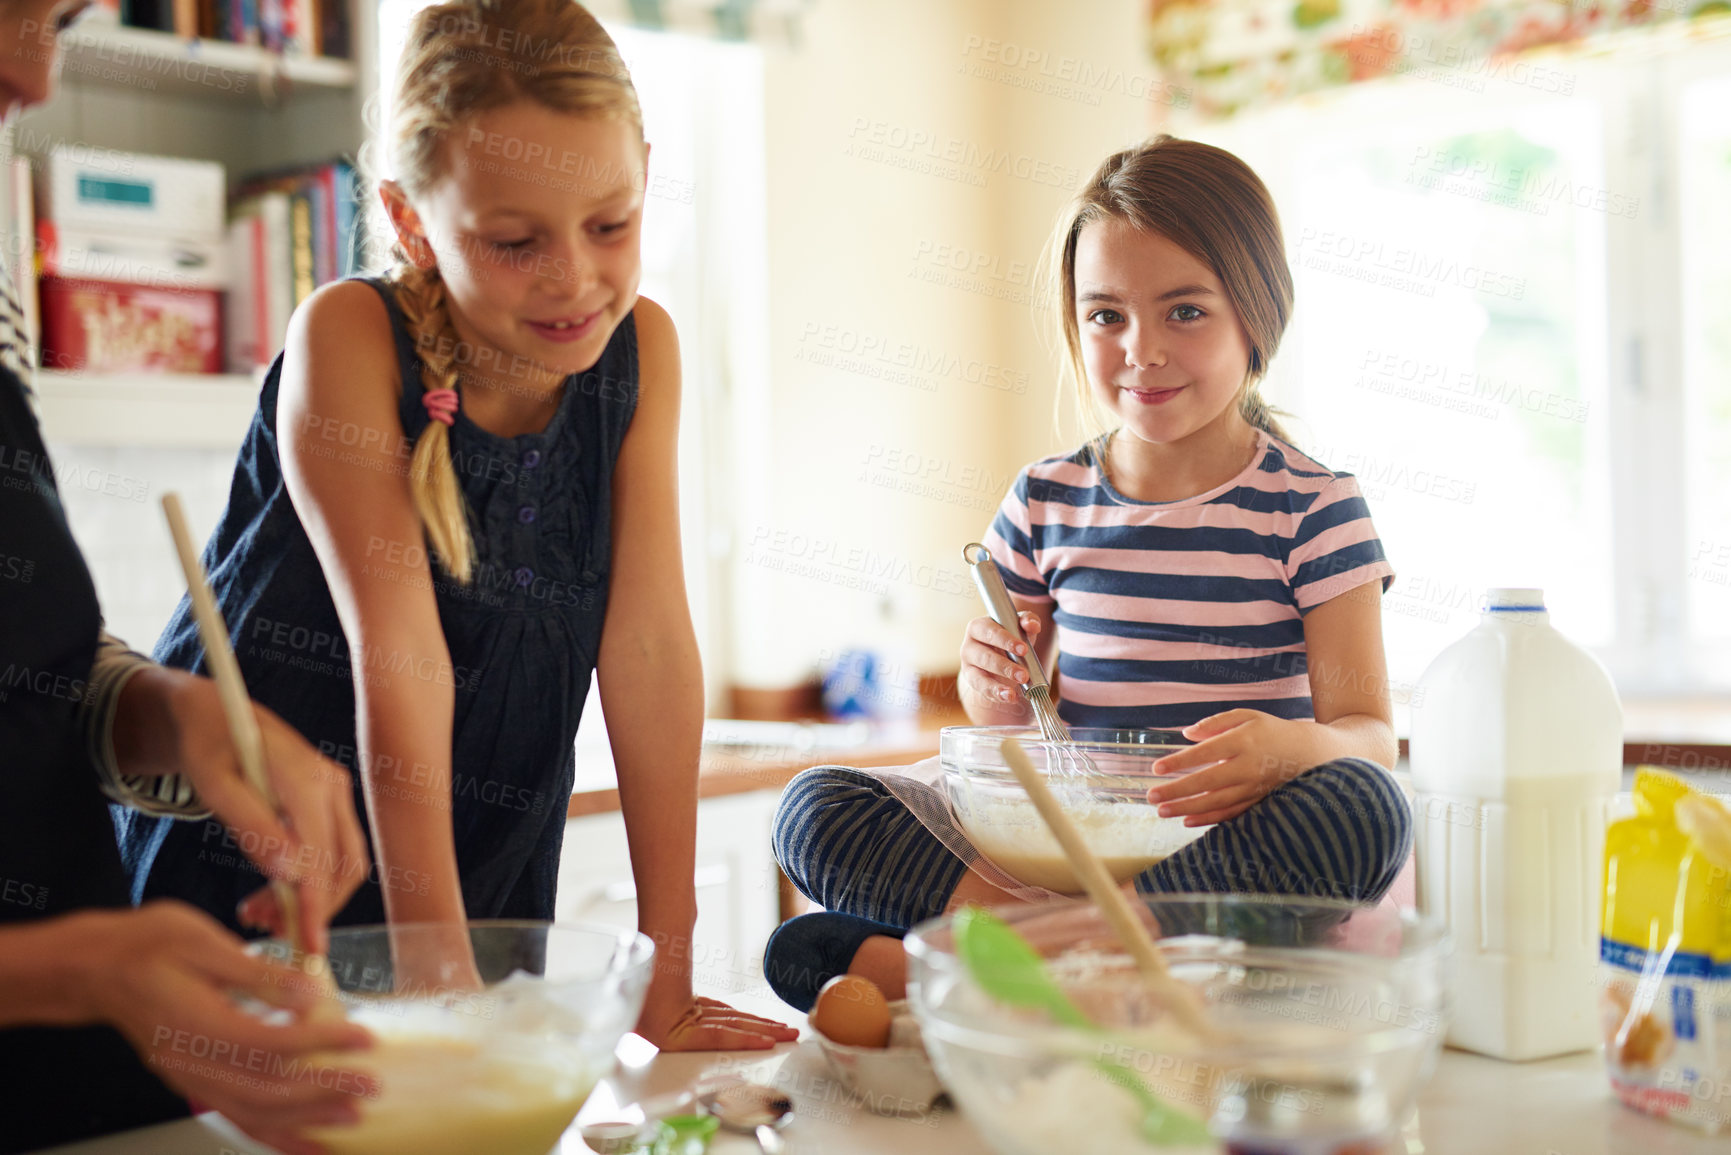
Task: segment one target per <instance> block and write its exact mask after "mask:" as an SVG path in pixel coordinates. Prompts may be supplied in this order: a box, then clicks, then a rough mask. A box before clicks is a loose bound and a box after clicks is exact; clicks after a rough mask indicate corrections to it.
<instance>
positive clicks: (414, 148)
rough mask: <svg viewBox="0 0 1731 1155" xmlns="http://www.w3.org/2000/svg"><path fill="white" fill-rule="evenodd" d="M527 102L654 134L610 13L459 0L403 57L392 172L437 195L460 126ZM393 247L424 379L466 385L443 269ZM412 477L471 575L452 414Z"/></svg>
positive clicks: (442, 8) (457, 568) (461, 573)
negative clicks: (609, 23) (607, 25)
mask: <svg viewBox="0 0 1731 1155" xmlns="http://www.w3.org/2000/svg"><path fill="white" fill-rule="evenodd" d="M519 100H530V101H534V102H535V103H536V104H539V105H541V106H542V107H544V108H548V109H551V110H553V111H555V112H563V113H571V114H575V115H579V116H598V117H606V118H609V119H617V120H622V121H624V122H625V123H627V124H629V125H630V126H631V127H632V128H634V129H635V130H636V132H637V136H638V139H639V140H641V139H642V136H643V114H642V110H641V109H640V108H639V107H638V103H637V90H636V89H635V88H634V87H632V84H631V74H630V73H629V72H628V71H627V70H626V67H625V62H624V61H623V60H622V59H621V58H620V56H619V50H618V48H617V47H616V46H615V45H614V43H613V39H612V37H610V36H608V35H607V32H606V30H605V29H603V28H602V27H601V24H600V22H599V21H597V20H596V19H595V18H594V17H593V16H591V15H590V14H589V13H588V12H587V11H586V10H584V8H583V7H582V6H581V5H579V4H577V3H575V0H452V2H451V3H446V4H438V5H434V6H433V7H431V8H423V9H422V10H421V11H420V12H418V13H416V15H415V17H414V20H413V21H412V22H411V24H410V26H409V33H408V37H407V39H406V41H405V43H404V46H403V56H402V60H401V61H400V62H399V63H398V65H397V79H396V86H395V89H394V93H393V96H392V100H391V123H390V131H389V134H388V136H387V142H388V143H387V147H388V148H389V150H390V158H391V164H392V169H393V170H394V172H395V174H396V179H397V182H398V183H399V184H400V185H401V186H402V189H403V192H404V193H405V194H406V195H407V196H408V198H409V199H410V200H411V201H413V200H416V199H418V198H420V197H423V196H425V195H426V194H427V193H428V192H429V191H430V190H431V189H432V188H433V187H434V186H436V185H437V184H438V182H439V181H440V180H441V179H443V178H444V176H445V175H446V172H445V170H446V167H447V164H448V157H447V155H446V147H445V146H446V142H447V141H449V140H450V139H451V137H452V134H453V133H455V132H457V131H458V130H459V129H460V128H461V127H462V126H463V125H464V124H465V123H466V122H468V121H469V120H470V119H471V118H473V117H475V116H478V115H480V114H481V113H484V112H488V111H490V110H492V109H495V108H502V107H504V106H506V105H510V104H514V103H516V102H517V101H519ZM391 255H392V257H393V258H394V264H393V268H392V270H391V280H392V281H393V282H394V284H395V287H396V297H397V303H398V304H399V305H400V306H401V308H402V310H403V315H404V317H405V319H406V320H407V321H408V323H409V328H410V332H411V333H412V335H413V336H414V339H415V347H416V349H417V350H418V351H419V354H420V359H421V388H422V389H423V390H425V391H427V392H432V391H434V390H437V389H456V388H457V387H458V359H459V352H460V349H461V344H460V342H459V340H458V338H457V333H456V330H455V328H454V327H453V326H452V324H451V317H450V312H449V310H448V309H446V307H445V286H444V282H443V280H442V279H441V278H440V276H439V270H438V267H437V266H436V265H431V266H429V267H427V268H421V267H419V266H417V265H416V264H414V262H412V261H411V260H410V259H409V257H408V254H407V253H405V252H404V251H403V249H402V247H401V246H400V244H393V246H392V249H391ZM403 385H404V388H408V382H404V383H403ZM409 477H410V482H411V486H412V489H413V493H414V501H415V510H416V512H417V513H419V514H420V518H421V523H422V525H423V526H425V528H426V532H427V538H428V540H429V541H430V542H431V544H432V547H433V553H434V554H435V555H436V556H437V557H438V559H439V561H440V563H441V564H442V565H443V566H444V567H445V570H446V572H448V573H449V574H450V575H451V576H452V577H454V578H456V579H457V580H458V581H459V582H465V583H466V582H467V581H468V580H469V577H470V574H471V572H472V570H473V565H474V542H473V540H472V538H471V537H470V534H469V522H468V515H467V511H466V509H465V506H464V502H463V492H462V490H461V489H460V488H459V487H458V485H457V474H456V470H455V469H454V468H453V467H452V464H451V454H450V432H449V430H448V428H447V427H446V426H445V425H444V424H443V423H442V422H439V421H431V422H428V424H427V427H426V429H425V430H423V431H422V433H421V435H420V437H419V438H418V439H416V441H415V452H414V456H413V457H412V458H411V459H410V463H409Z"/></svg>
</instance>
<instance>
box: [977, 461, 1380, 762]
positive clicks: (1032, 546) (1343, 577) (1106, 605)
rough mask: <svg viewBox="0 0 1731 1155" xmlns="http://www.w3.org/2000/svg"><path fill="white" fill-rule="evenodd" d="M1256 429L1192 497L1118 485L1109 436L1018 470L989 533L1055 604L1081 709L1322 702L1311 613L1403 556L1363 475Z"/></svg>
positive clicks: (1138, 716) (1289, 708)
mask: <svg viewBox="0 0 1731 1155" xmlns="http://www.w3.org/2000/svg"><path fill="white" fill-rule="evenodd" d="M1258 438H1259V439H1258V443H1257V449H1256V453H1255V456H1254V457H1253V458H1252V462H1251V464H1250V465H1249V467H1247V468H1246V469H1245V470H1244V472H1242V473H1240V474H1239V475H1238V476H1237V477H1234V478H1233V479H1232V480H1230V481H1228V482H1226V483H1225V484H1224V485H1221V486H1219V487H1217V488H1215V489H1212V490H1210V491H1208V492H1207V493H1202V494H1198V495H1197V496H1195V497H1190V498H1186V499H1184V500H1182V501H1163V502H1148V501H1135V500H1132V499H1130V498H1127V497H1125V496H1124V495H1122V494H1121V493H1119V492H1118V491H1117V490H1116V489H1114V488H1113V486H1112V484H1111V482H1109V481H1108V480H1107V479H1106V477H1105V475H1104V474H1103V473H1102V472H1101V470H1100V469H1099V467H1098V466H1097V465H1096V464H1095V462H1096V460H1097V458H1096V454H1095V447H1096V446H1098V445H1099V444H1100V443H1099V442H1094V443H1091V444H1090V445H1086V446H1083V447H1082V448H1081V449H1078V450H1076V451H1075V452H1074V453H1071V454H1069V455H1067V456H1061V457H1048V458H1046V459H1044V460H1042V461H1037V462H1035V463H1034V464H1032V465H1030V466H1028V467H1027V468H1026V469H1024V470H1022V472H1021V473H1020V474H1019V475H1018V476H1017V478H1016V482H1015V484H1014V486H1012V487H1011V489H1010V492H1009V494H1008V495H1007V496H1006V497H1005V498H1004V502H1003V504H1002V505H1001V506H1000V507H999V509H998V515H997V517H996V518H995V519H994V520H993V522H992V528H991V530H990V531H989V533H988V534H987V537H986V542H985V544H986V546H987V548H988V549H990V550H991V551H992V556H993V557H994V558H995V559H996V560H997V562H998V565H999V566H1000V567H1001V568H1002V569H1003V571H1004V584H1005V585H1006V586H1007V587H1008V588H1009V591H1010V593H1011V594H1013V595H1014V596H1015V597H1016V598H1018V599H1019V600H1021V601H1024V602H1029V603H1032V604H1034V605H1036V606H1040V607H1043V608H1047V609H1049V610H1050V611H1051V613H1052V618H1053V621H1054V622H1055V624H1056V625H1057V648H1058V654H1059V661H1058V665H1059V668H1060V669H1061V671H1062V675H1063V676H1062V678H1061V679H1059V681H1058V691H1059V696H1060V698H1061V699H1062V701H1061V703H1060V707H1059V712H1060V713H1061V714H1062V715H1063V718H1064V720H1065V721H1066V722H1068V723H1069V724H1070V725H1072V726H1101V727H1142V726H1147V727H1157V728H1166V727H1170V728H1178V727H1182V726H1187V725H1189V724H1190V723H1192V722H1196V721H1199V720H1201V719H1202V718H1206V717H1207V716H1209V715H1210V714H1217V713H1220V712H1221V711H1223V710H1231V709H1236V708H1244V709H1251V710H1261V711H1264V712H1266V713H1269V714H1273V715H1275V716H1276V717H1281V718H1309V717H1311V716H1312V715H1311V703H1310V679H1309V666H1308V664H1307V661H1306V657H1305V648H1304V615H1305V614H1307V613H1308V612H1310V610H1312V609H1314V608H1315V607H1317V606H1319V605H1321V604H1323V603H1324V602H1326V601H1329V600H1330V599H1332V598H1335V597H1338V596H1340V595H1341V594H1343V593H1346V592H1347V591H1348V590H1351V589H1355V588H1357V587H1358V586H1361V585H1364V584H1365V583H1367V582H1371V581H1376V580H1378V579H1381V581H1382V583H1383V588H1384V589H1385V590H1386V589H1387V588H1388V586H1389V584H1390V583H1391V582H1392V581H1393V575H1394V569H1393V568H1392V567H1391V566H1390V565H1389V564H1388V560H1387V559H1386V558H1385V557H1384V555H1383V550H1382V542H1381V541H1380V540H1378V538H1377V536H1376V530H1375V528H1374V527H1373V526H1372V525H1371V521H1370V510H1369V509H1368V508H1367V507H1366V505H1365V503H1364V498H1363V496H1362V495H1361V494H1360V493H1359V488H1358V481H1357V479H1355V478H1354V477H1353V476H1352V475H1351V474H1349V473H1336V472H1334V471H1333V470H1330V469H1328V468H1327V467H1326V466H1323V465H1320V464H1318V463H1317V462H1316V461H1314V460H1312V459H1311V458H1309V457H1306V456H1305V455H1304V454H1302V453H1300V452H1299V451H1298V450H1296V449H1294V448H1293V447H1292V446H1290V445H1288V444H1287V443H1286V442H1284V441H1280V440H1278V439H1276V438H1273V437H1271V436H1269V435H1268V434H1266V433H1259V435H1258Z"/></svg>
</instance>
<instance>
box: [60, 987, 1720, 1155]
mask: <svg viewBox="0 0 1731 1155" xmlns="http://www.w3.org/2000/svg"><path fill="white" fill-rule="evenodd" d="M725 997H730V999H731V1001H732V1002H733V1003H734V1004H735V1005H736V1006H740V1007H742V1008H745V1009H750V1010H754V1011H757V1012H759V1013H764V1014H777V1015H778V1016H779V1017H783V1018H785V1019H787V1020H788V1021H789V1022H799V1021H800V1016H798V1015H797V1014H796V1013H794V1012H793V1011H792V1010H791V1009H790V1008H788V1007H786V1006H785V1005H783V1004H782V1003H780V1002H778V1001H776V1000H775V999H773V998H772V997H768V996H765V995H761V994H756V993H754V992H745V993H743V994H742V993H740V992H734V993H732V994H731V995H730V996H725ZM619 1055H620V1066H619V1069H618V1070H617V1071H616V1072H615V1073H614V1075H613V1076H612V1077H611V1078H609V1079H607V1080H606V1081H605V1082H603V1083H602V1085H601V1086H600V1087H599V1088H597V1089H596V1092H595V1095H594V1096H593V1097H592V1098H591V1099H590V1102H589V1104H588V1105H587V1106H585V1107H584V1109H583V1114H582V1115H581V1116H580V1118H582V1119H584V1120H596V1119H604V1118H608V1117H610V1116H611V1108H612V1107H613V1105H614V1104H615V1103H633V1102H636V1101H638V1100H640V1099H645V1098H648V1097H651V1096H656V1095H662V1094H666V1093H670V1092H675V1091H678V1090H680V1089H682V1088H685V1087H688V1086H690V1085H691V1084H692V1083H693V1082H695V1081H696V1079H697V1077H698V1075H699V1074H701V1073H704V1072H707V1071H709V1070H711V1069H713V1068H717V1067H730V1068H733V1069H742V1068H745V1067H748V1066H752V1065H755V1064H759V1063H767V1064H769V1065H771V1066H773V1067H774V1070H773V1072H772V1073H773V1075H774V1077H775V1081H776V1083H777V1084H778V1085H780V1086H782V1087H784V1088H785V1089H786V1090H788V1091H789V1093H790V1094H791V1095H792V1097H793V1099H794V1105H795V1111H796V1113H797V1114H796V1119H795V1122H794V1123H792V1124H791V1125H790V1126H789V1127H788V1129H787V1131H786V1132H785V1135H786V1137H787V1141H788V1150H789V1151H790V1152H793V1153H794V1155H799V1153H802V1152H803V1153H808V1155H864V1153H866V1152H871V1153H874V1155H881V1153H885V1152H893V1153H894V1155H924V1153H927V1152H930V1153H932V1155H938V1153H942V1155H989V1153H988V1151H987V1149H986V1147H985V1145H984V1143H983V1142H982V1141H981V1140H980V1138H979V1137H978V1136H977V1135H976V1134H975V1132H974V1130H973V1128H971V1127H970V1126H969V1125H968V1124H967V1122H966V1121H965V1120H964V1119H962V1118H961V1117H960V1116H958V1115H957V1114H955V1113H954V1112H952V1111H947V1110H940V1111H938V1112H935V1113H934V1114H933V1115H932V1116H931V1117H930V1118H929V1119H928V1120H927V1121H924V1122H913V1121H904V1120H897V1119H886V1118H879V1117H878V1116H875V1115H872V1114H869V1113H867V1112H865V1111H862V1110H858V1109H855V1108H854V1107H852V1106H851V1105H850V1101H849V1099H848V1096H847V1094H846V1092H845V1091H843V1090H842V1088H841V1087H840V1085H839V1084H837V1083H836V1082H835V1081H834V1080H833V1079H831V1078H830V1075H829V1071H828V1069H827V1067H826V1066H825V1065H824V1061H823V1055H822V1053H821V1052H820V1051H819V1050H818V1048H817V1045H816V1043H814V1042H811V1041H809V1040H806V1041H801V1042H799V1043H797V1044H793V1043H790V1044H786V1045H784V1046H782V1047H780V1048H778V1049H777V1050H776V1051H774V1052H768V1053H762V1054H732V1055H714V1054H709V1055H667V1056H660V1055H657V1054H656V1053H655V1052H654V1049H653V1048H651V1047H649V1046H648V1044H646V1043H644V1042H643V1041H642V1040H640V1039H638V1038H637V1037H636V1036H634V1035H630V1036H627V1037H626V1039H625V1041H624V1042H623V1043H622V1044H621V1045H620V1050H619ZM747 1073H750V1072H747ZM1408 1136H1409V1138H1408V1144H1407V1152H1406V1155H1420V1153H1421V1152H1424V1153H1429V1155H1708V1153H1710V1152H1711V1153H1713V1155H1725V1153H1726V1152H1727V1151H1731V1139H1727V1138H1725V1137H1721V1138H1719V1139H1710V1138H1708V1137H1705V1136H1701V1135H1697V1134H1695V1133H1694V1132H1692V1131H1687V1130H1684V1129H1683V1128H1681V1127H1675V1126H1672V1125H1670V1124H1667V1123H1663V1122H1660V1121H1659V1120H1657V1119H1651V1118H1648V1117H1647V1116H1644V1115H1638V1114H1636V1113H1634V1112H1632V1111H1629V1110H1626V1109H1625V1108H1623V1107H1622V1106H1621V1105H1620V1104H1618V1102H1617V1101H1616V1100H1615V1099H1614V1098H1613V1097H1612V1096H1611V1093H1610V1089H1609V1086H1608V1085H1607V1083H1606V1081H1605V1075H1604V1068H1603V1064H1602V1061H1601V1059H1600V1057H1599V1055H1598V1054H1597V1053H1594V1052H1586V1053H1583V1054H1578V1055H1571V1056H1567V1057H1564V1058H1561V1059H1550V1060H1546V1061H1543V1062H1537V1063H1521V1064H1514V1063H1502V1062H1498V1061H1496V1060H1494V1059H1486V1058H1482V1057H1479V1056H1477V1055H1470V1054H1466V1053H1464V1052H1460V1051H1445V1052H1443V1056H1442V1061H1441V1063H1440V1064H1439V1065H1438V1068H1437V1073H1436V1076H1435V1077H1434V1078H1433V1079H1432V1080H1431V1082H1430V1084H1429V1086H1427V1087H1426V1088H1425V1091H1424V1094H1423V1096H1422V1097H1421V1099H1420V1103H1419V1113H1418V1118H1417V1120H1416V1123H1415V1125H1414V1126H1411V1127H1409V1128H1408ZM756 1149H757V1145H756V1143H755V1141H753V1140H751V1139H749V1138H746V1137H743V1136H737V1135H727V1134H725V1133H724V1134H722V1135H720V1136H718V1137H717V1140H716V1142H715V1143H714V1144H713V1145H712V1146H711V1148H710V1150H711V1151H712V1152H713V1153H714V1155H750V1153H751V1152H753V1151H755V1150H756ZM262 1150H263V1149H262V1148H259V1147H256V1146H254V1145H252V1144H250V1143H247V1142H245V1141H244V1140H243V1139H242V1138H241V1136H240V1135H239V1133H238V1132H235V1131H234V1130H233V1129H231V1128H230V1127H228V1125H227V1124H226V1123H224V1122H223V1121H221V1120H220V1119H216V1118H215V1117H213V1116H203V1117H201V1118H198V1119H188V1120H183V1121H181V1122H179V1123H171V1124H166V1125H164V1126H160V1127H149V1128H143V1129H141V1130H137V1131H131V1132H127V1133H125V1134H122V1135H113V1136H109V1137H108V1138H106V1139H101V1140H97V1141H94V1142H90V1143H84V1144H78V1145H76V1146H71V1147H61V1148H56V1149H55V1151H56V1155H255V1153H258V1152H261V1151H262ZM588 1152H589V1148H588V1146H587V1145H585V1144H584V1142H583V1140H582V1138H581V1137H580V1136H579V1135H578V1134H577V1128H576V1127H573V1128H572V1129H571V1130H570V1131H569V1132H568V1133H567V1134H566V1136H565V1138H564V1141H563V1143H562V1145H561V1147H560V1149H559V1153H558V1155H588ZM405 1155H411V1153H405ZM477 1155H486V1153H484V1152H477ZM1054 1155H1057V1153H1054Z"/></svg>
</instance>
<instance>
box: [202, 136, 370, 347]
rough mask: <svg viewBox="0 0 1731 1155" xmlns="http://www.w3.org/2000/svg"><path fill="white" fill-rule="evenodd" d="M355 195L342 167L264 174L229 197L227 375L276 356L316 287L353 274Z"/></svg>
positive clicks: (349, 173)
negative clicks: (290, 324) (294, 317)
mask: <svg viewBox="0 0 1731 1155" xmlns="http://www.w3.org/2000/svg"><path fill="white" fill-rule="evenodd" d="M358 195H359V189H358V187H357V184H356V180H355V174H354V169H353V167H352V166H350V165H348V164H346V163H344V162H342V161H333V162H331V163H329V164H321V165H315V166H312V167H310V168H303V169H295V170H291V171H288V172H275V173H266V174H263V175H260V176H256V177H252V178H250V179H248V180H246V181H243V182H242V183H241V184H240V186H239V187H238V188H237V189H236V190H235V194H234V201H233V208H232V210H231V212H230V217H229V219H230V225H229V261H230V264H231V267H232V273H231V277H230V286H231V288H230V292H231V296H230V309H229V314H228V333H229V351H230V357H229V367H230V371H231V372H237V373H239V372H250V371H251V370H252V369H253V368H254V367H255V366H259V365H268V364H269V363H270V362H271V361H272V360H273V359H275V357H276V354H277V352H278V350H280V349H281V348H282V344H283V339H284V337H285V336H286V335H287V333H288V321H289V317H290V315H292V314H293V312H294V310H295V309H296V308H297V307H299V305H300V303H301V302H302V301H304V300H306V299H307V298H308V297H309V296H311V295H312V293H313V290H314V289H316V288H318V287H319V286H320V285H323V284H327V283H329V282H331V281H335V280H340V279H342V278H343V277H347V276H351V275H353V274H354V273H356V272H357V271H359V269H360V267H361V253H362V251H363V246H362V239H361V237H360V236H359V235H358V234H359V232H360V205H359V201H358Z"/></svg>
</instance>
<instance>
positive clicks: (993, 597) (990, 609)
mask: <svg viewBox="0 0 1731 1155" xmlns="http://www.w3.org/2000/svg"><path fill="white" fill-rule="evenodd" d="M962 559H963V560H964V561H966V562H967V563H968V568H969V569H970V570H972V571H973V574H974V585H976V586H978V587H979V590H980V597H981V598H982V599H983V600H984V601H985V603H986V612H987V613H989V614H990V615H991V616H992V620H993V621H994V622H997V623H998V624H999V625H1000V626H1003V627H1004V628H1005V629H1006V630H1009V631H1010V635H1011V636H1012V637H1014V638H1015V639H1016V640H1017V641H1018V642H1021V643H1022V644H1023V645H1024V646H1028V638H1027V635H1025V634H1023V633H1022V620H1021V618H1020V617H1018V616H1017V614H1016V603H1014V602H1012V601H1011V600H1010V591H1009V590H1007V589H1005V588H1004V575H1003V574H1001V573H999V572H998V563H997V562H995V561H993V560H992V551H991V550H989V549H987V548H986V547H985V546H983V545H981V544H980V543H979V542H977V541H976V542H973V543H971V544H969V545H967V546H965V547H963V549H962ZM1014 656H1015V655H1014V654H1012V655H1011V657H1014ZM1021 662H1022V664H1023V665H1024V666H1026V667H1027V668H1028V687H1027V692H1028V693H1029V694H1032V693H1033V691H1034V690H1035V689H1036V688H1038V687H1048V686H1049V684H1048V683H1047V681H1046V671H1045V670H1044V669H1042V668H1041V666H1040V659H1039V658H1038V657H1037V656H1035V654H1034V647H1033V646H1028V652H1027V654H1026V655H1024V656H1023V657H1022V659H1021ZM1047 692H1048V694H1049V693H1050V689H1049V688H1048V690H1047Z"/></svg>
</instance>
